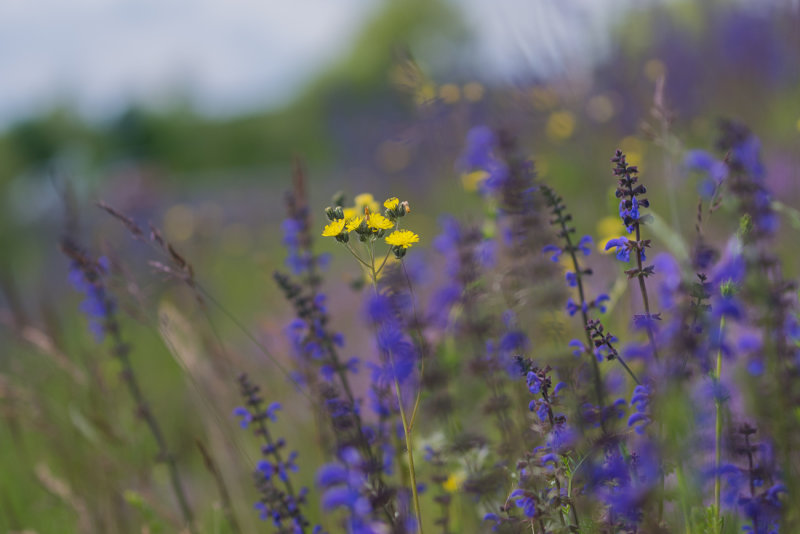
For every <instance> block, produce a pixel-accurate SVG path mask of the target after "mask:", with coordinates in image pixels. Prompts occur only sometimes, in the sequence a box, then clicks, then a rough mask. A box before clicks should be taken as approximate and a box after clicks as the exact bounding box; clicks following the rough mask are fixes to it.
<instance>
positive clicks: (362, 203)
mask: <svg viewBox="0 0 800 534" xmlns="http://www.w3.org/2000/svg"><path fill="white" fill-rule="evenodd" d="M355 203H356V212H358V213H357V214H358V215H363V214H364V208H367V209H369V211H370V213H375V212H376V211H378V209H379V208H380V206H378V203H377V202H375V197H373V196H372V195H371V194H369V193H361V194H360V195H357V196H356V198H355Z"/></svg>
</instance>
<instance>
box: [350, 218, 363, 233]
mask: <svg viewBox="0 0 800 534" xmlns="http://www.w3.org/2000/svg"><path fill="white" fill-rule="evenodd" d="M363 220H364V217H353V218H352V219H350V220H349V221H347V225H346V226H345V228H347V231H348V232H352V231H353V230H355V229H356V228H358V227H359V226H361V221H363Z"/></svg>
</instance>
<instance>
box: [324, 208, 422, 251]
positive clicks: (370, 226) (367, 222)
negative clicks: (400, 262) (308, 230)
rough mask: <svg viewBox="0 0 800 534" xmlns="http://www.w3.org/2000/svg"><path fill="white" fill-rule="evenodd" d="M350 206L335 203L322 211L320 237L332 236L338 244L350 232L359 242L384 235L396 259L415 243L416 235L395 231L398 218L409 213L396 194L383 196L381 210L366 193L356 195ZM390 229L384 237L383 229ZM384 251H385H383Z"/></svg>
mask: <svg viewBox="0 0 800 534" xmlns="http://www.w3.org/2000/svg"><path fill="white" fill-rule="evenodd" d="M354 204H355V205H354V206H351V207H348V208H345V207H343V206H341V201H339V205H338V206H335V207H330V206H329V207H328V208H326V209H325V214H326V215H327V216H328V220H329V221H330V222H329V223H328V224H327V225H326V226H325V228H324V229H323V230H322V236H323V237H334V238H336V240H337V241H339V242H341V243H347V242H348V241H349V240H350V235H349V234H350V233H351V232H355V233H356V234H357V235H358V239H359V240H360V241H361V242H367V241H369V242H374V241H375V240H376V239H379V238H382V237H384V236H385V242H386V244H387V245H389V246H391V247H392V248H391V249H390V250H391V251H393V252H394V254H395V256H396V257H397V258H402V257H403V256H404V255H405V251H406V249H408V248H409V247H411V246H412V245H413V244H414V243H418V242H419V236H418V235H417V234H415V233H414V232H412V231H410V230H398V229H397V225H398V219H399V218H400V217H403V216H405V215H406V214H407V213H410V212H411V208H410V207H409V206H408V202H400V199H398V198H397V197H390V198H387V199H386V200H385V201H384V203H383V207H384V210H383V213H380V206H379V205H378V203H377V202H376V201H375V198H374V197H373V196H372V195H371V194H369V193H362V194H360V195H358V196H356V198H355V200H354ZM390 230H394V232H392V233H391V234H389V235H388V236H386V232H388V231H390ZM387 254H388V252H387Z"/></svg>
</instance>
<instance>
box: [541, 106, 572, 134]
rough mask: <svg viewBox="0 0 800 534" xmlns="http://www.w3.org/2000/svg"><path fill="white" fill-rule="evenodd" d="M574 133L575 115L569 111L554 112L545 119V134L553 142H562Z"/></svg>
mask: <svg viewBox="0 0 800 534" xmlns="http://www.w3.org/2000/svg"><path fill="white" fill-rule="evenodd" d="M574 131H575V115H573V114H572V113H570V112H569V111H555V112H553V113H551V114H550V117H548V118H547V125H546V126H545V132H546V133H547V137H548V138H550V139H551V140H553V141H564V140H566V139H569V138H570V137H572V134H573V132H574Z"/></svg>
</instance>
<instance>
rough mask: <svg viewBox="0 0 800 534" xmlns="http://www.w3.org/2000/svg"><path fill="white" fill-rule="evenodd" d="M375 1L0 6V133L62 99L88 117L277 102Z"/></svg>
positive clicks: (338, 47) (346, 39)
mask: <svg viewBox="0 0 800 534" xmlns="http://www.w3.org/2000/svg"><path fill="white" fill-rule="evenodd" d="M376 6H377V2H376V0H337V1H335V2H332V1H326V0H294V1H292V2H278V1H273V0H260V1H256V0H224V1H220V0H173V1H168V2H164V1H163V0H120V1H110V0H109V1H106V0H72V1H71V2H63V1H62V0H37V1H36V2H30V1H26V0H4V1H3V2H0V123H6V122H8V121H9V120H12V119H14V118H18V117H21V116H24V115H27V114H30V113H32V112H35V111H36V110H37V109H40V108H42V107H46V106H48V105H50V104H52V103H53V102H56V101H59V100H62V99H64V98H65V95H67V96H66V98H68V99H69V100H70V101H71V102H73V103H75V104H76V105H77V106H78V107H79V108H80V109H82V110H83V111H85V112H87V113H89V114H101V115H102V114H103V113H105V112H107V111H110V110H114V109H118V108H119V107H121V106H122V105H124V104H125V103H126V102H128V101H130V100H131V99H143V100H147V101H153V100H157V99H158V98H163V97H164V95H167V96H168V95H169V94H170V92H174V91H175V90H176V89H179V88H181V87H186V88H189V90H190V91H191V95H192V97H193V98H195V99H196V100H197V101H198V103H200V104H202V105H203V106H204V107H207V108H209V109H211V110H217V111H220V112H224V111H235V110H236V109H243V108H246V107H248V106H253V105H258V104H260V103H269V102H277V101H280V100H281V99H282V98H286V97H287V96H288V95H289V94H291V92H292V91H294V90H296V88H297V87H299V86H300V85H301V84H302V83H303V82H304V81H306V80H307V79H308V78H309V77H310V76H312V75H313V74H314V73H315V72H316V71H318V70H319V69H320V68H321V67H322V66H324V65H325V64H326V63H328V62H330V61H332V60H333V59H334V58H336V57H337V55H339V54H340V53H342V52H343V51H344V50H346V49H347V47H348V46H349V45H350V44H351V43H352V39H353V37H354V36H355V35H356V34H357V31H358V29H359V27H360V25H361V24H362V23H363V22H364V20H365V19H366V18H367V17H369V16H370V15H371V14H372V12H373V11H374V9H375V7H376Z"/></svg>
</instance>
